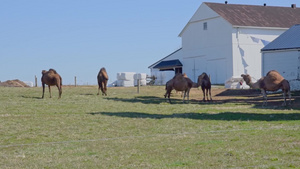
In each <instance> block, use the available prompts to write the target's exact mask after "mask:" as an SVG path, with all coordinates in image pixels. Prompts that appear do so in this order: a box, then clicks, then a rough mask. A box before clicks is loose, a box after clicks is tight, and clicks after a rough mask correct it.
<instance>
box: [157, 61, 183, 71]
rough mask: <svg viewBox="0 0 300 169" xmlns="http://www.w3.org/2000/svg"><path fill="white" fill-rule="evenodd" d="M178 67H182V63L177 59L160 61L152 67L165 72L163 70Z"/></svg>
mask: <svg viewBox="0 0 300 169" xmlns="http://www.w3.org/2000/svg"><path fill="white" fill-rule="evenodd" d="M180 67H182V63H181V62H180V61H179V60H178V59H175V60H167V61H162V62H160V63H158V64H157V65H156V66H154V67H153V68H155V69H160V70H165V69H174V68H180Z"/></svg>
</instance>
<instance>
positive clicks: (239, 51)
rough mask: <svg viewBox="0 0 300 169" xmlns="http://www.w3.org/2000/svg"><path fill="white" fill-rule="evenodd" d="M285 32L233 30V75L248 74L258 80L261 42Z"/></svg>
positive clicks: (281, 30) (256, 29)
mask: <svg viewBox="0 0 300 169" xmlns="http://www.w3.org/2000/svg"><path fill="white" fill-rule="evenodd" d="M284 31H285V30H283V29H279V30H276V29H258V28H233V29H232V44H233V46H232V50H233V75H232V76H240V75H241V74H250V75H251V76H252V77H254V78H256V79H259V78H260V77H261V74H262V70H261V67H262V66H261V65H262V63H261V52H260V50H261V49H262V48H263V47H264V44H263V41H269V42H271V41H273V40H274V39H275V38H277V37H278V36H279V35H280V34H282V33H283V32H284Z"/></svg>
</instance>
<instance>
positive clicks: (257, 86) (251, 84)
mask: <svg viewBox="0 0 300 169" xmlns="http://www.w3.org/2000/svg"><path fill="white" fill-rule="evenodd" d="M248 85H249V86H250V88H252V89H259V85H258V83H257V82H256V83H253V82H250V83H249V84H248Z"/></svg>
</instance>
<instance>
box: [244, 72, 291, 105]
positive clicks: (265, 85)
mask: <svg viewBox="0 0 300 169" xmlns="http://www.w3.org/2000/svg"><path fill="white" fill-rule="evenodd" d="M241 76H242V77H243V79H244V81H245V82H246V84H247V85H248V86H250V87H251V88H254V89H261V92H262V94H263V97H264V102H263V106H264V105H267V94H266V91H277V90H279V89H282V92H283V99H284V102H283V105H284V106H286V94H287V93H288V95H289V99H290V102H289V104H291V91H290V84H289V82H288V81H287V80H285V79H284V78H283V77H282V76H281V75H280V74H279V73H278V72H277V71H276V70H271V71H269V72H268V73H267V75H266V76H265V77H262V78H260V79H259V80H258V81H257V82H256V83H253V82H251V77H250V75H244V74H242V75H241Z"/></svg>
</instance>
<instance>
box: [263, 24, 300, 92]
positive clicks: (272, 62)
mask: <svg viewBox="0 0 300 169" xmlns="http://www.w3.org/2000/svg"><path fill="white" fill-rule="evenodd" d="M261 52H262V70H263V71H262V75H263V76H265V75H266V74H267V72H268V71H270V70H277V71H278V72H279V73H280V74H281V75H282V76H283V77H284V78H285V79H287V80H288V81H289V82H290V85H291V90H300V25H294V26H293V27H291V28H290V29H289V30H287V31H286V32H284V33H283V34H282V35H280V36H279V37H278V38H276V39H275V40H274V41H272V42H271V43H269V44H268V45H267V46H265V47H264V48H263V49H262V50H261Z"/></svg>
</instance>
